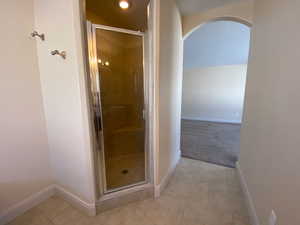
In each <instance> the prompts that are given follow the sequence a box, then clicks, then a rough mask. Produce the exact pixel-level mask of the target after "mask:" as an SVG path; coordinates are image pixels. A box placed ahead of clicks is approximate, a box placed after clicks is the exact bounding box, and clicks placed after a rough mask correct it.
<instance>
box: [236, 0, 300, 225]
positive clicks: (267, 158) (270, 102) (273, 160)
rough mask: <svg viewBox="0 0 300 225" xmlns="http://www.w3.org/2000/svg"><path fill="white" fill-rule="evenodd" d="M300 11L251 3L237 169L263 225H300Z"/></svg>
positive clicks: (296, 5) (288, 0)
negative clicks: (273, 222) (271, 217)
mask: <svg viewBox="0 0 300 225" xmlns="http://www.w3.org/2000/svg"><path fill="white" fill-rule="evenodd" d="M299 9H300V1H295V0H285V1H280V0H256V1H255V10H254V26H253V30H252V42H251V45H252V49H251V54H250V55H251V56H250V60H249V64H248V67H249V68H248V70H249V73H248V76H247V86H246V97H245V113H244V114H245V116H244V121H243V126H242V131H241V156H240V164H241V168H242V171H243V173H244V176H245V179H246V182H247V184H248V188H249V192H250V194H251V195H252V197H253V200H254V205H255V208H256V211H257V214H258V217H259V220H260V223H261V225H267V224H269V223H268V219H269V215H270V212H271V210H272V209H274V210H275V213H276V214H277V218H278V221H277V223H276V224H288V225H299V223H300V214H299V211H300V205H299V202H300V194H299V190H300V173H299V171H300V163H299V159H300V151H299V146H300V138H299V127H300V120H299V115H300V106H299V99H300V91H299V83H300V77H299V59H300V51H299V49H300V43H299V40H300V29H299V21H300V13H299Z"/></svg>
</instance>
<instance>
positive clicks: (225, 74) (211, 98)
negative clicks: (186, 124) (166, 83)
mask: <svg viewBox="0 0 300 225" xmlns="http://www.w3.org/2000/svg"><path fill="white" fill-rule="evenodd" d="M246 74H247V65H232V66H217V67H208V68H199V69H195V70H187V71H184V73H183V85H182V117H183V118H186V119H198V120H209V121H223V122H235V123H240V122H241V119H242V114H243V104H244V93H245V85H246Z"/></svg>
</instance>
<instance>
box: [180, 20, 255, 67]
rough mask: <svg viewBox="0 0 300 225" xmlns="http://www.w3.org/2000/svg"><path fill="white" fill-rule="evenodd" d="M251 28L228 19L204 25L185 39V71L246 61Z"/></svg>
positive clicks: (244, 62) (245, 62)
mask: <svg viewBox="0 0 300 225" xmlns="http://www.w3.org/2000/svg"><path fill="white" fill-rule="evenodd" d="M249 45H250V28H249V27H248V26H246V25H244V24H240V23H237V22H231V21H217V22H211V23H208V24H205V25H203V26H201V27H200V28H198V29H197V30H195V31H194V32H193V33H192V34H191V35H190V36H189V37H188V38H187V39H185V41H184V70H191V69H196V68H201V67H214V66H225V65H238V64H247V63H248V55H249Z"/></svg>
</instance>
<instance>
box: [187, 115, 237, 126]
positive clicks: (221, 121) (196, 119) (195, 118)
mask: <svg viewBox="0 0 300 225" xmlns="http://www.w3.org/2000/svg"><path fill="white" fill-rule="evenodd" d="M181 119H183V120H195V121H204V122H212V123H229V124H238V125H240V124H242V122H241V121H238V120H221V119H210V118H204V117H186V116H182V117H181Z"/></svg>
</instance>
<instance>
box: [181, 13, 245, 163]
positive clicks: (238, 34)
mask: <svg viewBox="0 0 300 225" xmlns="http://www.w3.org/2000/svg"><path fill="white" fill-rule="evenodd" d="M250 28H251V24H250V23H249V22H247V21H245V20H242V19H240V18H235V17H218V18H214V19H212V20H209V21H206V22H204V23H202V24H200V25H199V26H197V27H196V28H195V29H193V31H191V32H190V33H188V34H187V35H186V36H185V37H184V72H183V95H182V96H183V97H182V119H183V120H182V135H181V137H182V145H181V150H182V154H183V156H186V157H191V158H196V159H199V160H202V161H207V162H211V163H216V164H220V165H225V166H229V167H235V163H236V161H237V160H238V156H239V135H240V126H241V121H242V113H243V103H244V93H245V84H246V74H247V64H248V54H249V46H250ZM191 146H193V147H191Z"/></svg>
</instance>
